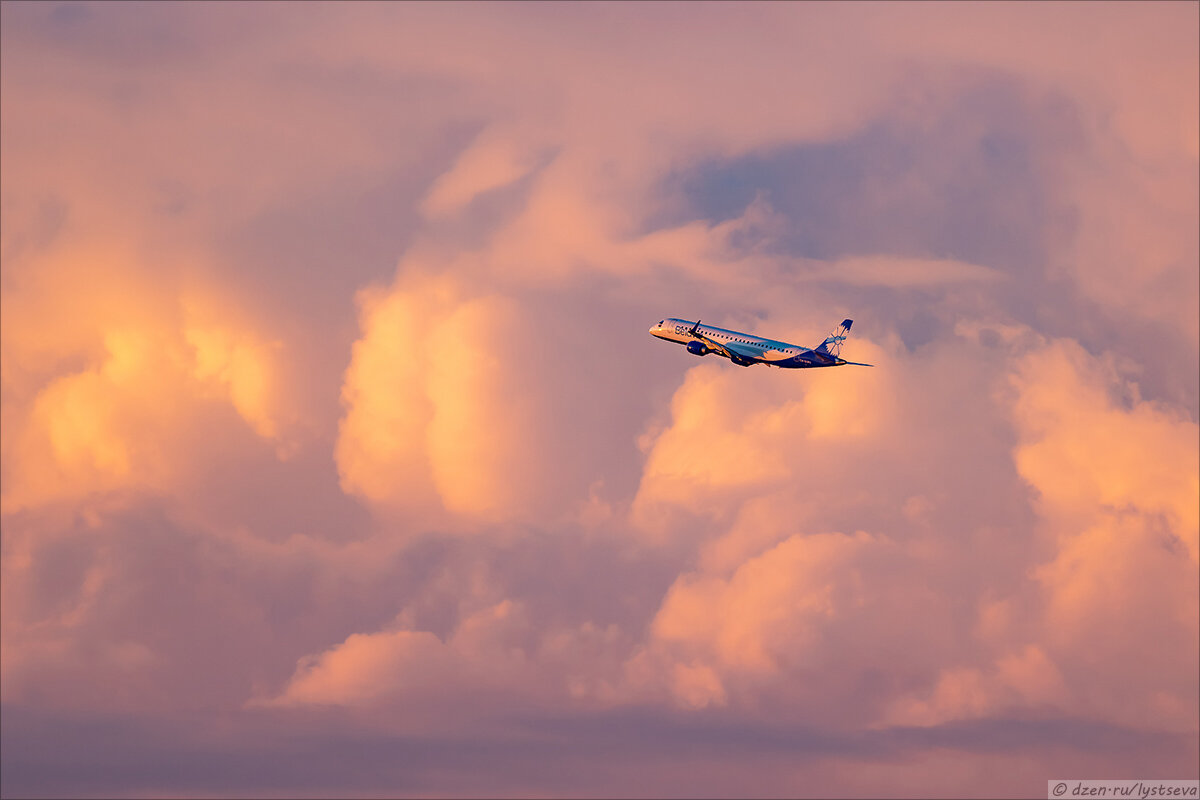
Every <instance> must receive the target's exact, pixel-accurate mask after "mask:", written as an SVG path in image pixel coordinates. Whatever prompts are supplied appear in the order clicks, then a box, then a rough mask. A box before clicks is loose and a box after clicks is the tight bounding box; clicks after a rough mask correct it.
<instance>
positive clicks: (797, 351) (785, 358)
mask: <svg viewBox="0 0 1200 800" xmlns="http://www.w3.org/2000/svg"><path fill="white" fill-rule="evenodd" d="M650 335H651V336H655V337H657V338H659V339H664V340H666V341H668V342H675V343H677V344H681V345H683V346H685V347H687V348H688V351H689V352H691V353H693V354H694V355H698V356H702V355H708V354H709V353H713V354H715V355H719V356H723V357H725V358H728V359H730V360H731V361H733V362H734V363H735V364H739V365H741V366H744V367H746V366H750V365H751V364H767V365H768V366H773V367H785V368H788V369H804V368H811V367H836V366H841V365H842V364H845V363H847V362H845V361H843V360H842V359H841V358H839V357H838V356H836V355H832V354H829V353H827V352H821V351H820V350H814V349H812V348H808V347H801V346H800V345H796V344H791V343H789V342H781V341H778V340H776V339H764V338H763V337H761V336H754V335H753V334H749V333H743V332H741V331H733V330H728V329H726V328H718V327H715V326H713V325H698V324H696V323H695V322H694V321H691V320H686V319H677V318H675V317H672V318H670V319H664V320H661V321H660V322H659V323H658V324H657V325H654V326H651V328H650Z"/></svg>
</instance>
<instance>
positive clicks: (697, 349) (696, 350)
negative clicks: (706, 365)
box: [687, 342, 708, 356]
mask: <svg viewBox="0 0 1200 800" xmlns="http://www.w3.org/2000/svg"><path fill="white" fill-rule="evenodd" d="M687 351H688V352H689V353H691V354H692V355H694V356H706V355H708V348H707V347H705V346H704V342H688V343H687Z"/></svg>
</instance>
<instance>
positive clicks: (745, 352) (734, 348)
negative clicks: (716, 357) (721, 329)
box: [689, 322, 762, 361]
mask: <svg viewBox="0 0 1200 800" xmlns="http://www.w3.org/2000/svg"><path fill="white" fill-rule="evenodd" d="M699 324H700V323H699V322H697V323H696V325H697V326H699ZM689 332H690V333H691V334H692V336H694V337H696V338H697V339H699V340H700V341H702V342H704V346H705V347H707V348H708V349H709V350H712V351H714V352H717V353H721V354H723V355H724V356H725V357H726V358H728V359H730V360H731V361H733V360H736V358H735V356H736V357H737V358H742V359H747V360H752V359H760V358H762V353H761V352H759V351H757V350H751V349H750V348H748V347H741V346H739V345H736V344H732V343H727V344H725V343H721V342H718V341H717V340H716V339H713V338H710V337H708V336H705V335H704V334H703V333H701V332H700V331H698V330H696V329H695V328H693V329H692V330H691V331H689Z"/></svg>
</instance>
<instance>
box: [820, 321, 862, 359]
mask: <svg viewBox="0 0 1200 800" xmlns="http://www.w3.org/2000/svg"><path fill="white" fill-rule="evenodd" d="M853 324H854V320H852V319H844V320H842V324H841V325H839V326H838V327H837V329H836V330H835V331H834V332H833V333H831V334H829V336H827V337H826V338H825V341H823V342H821V343H820V344H819V345H817V346H816V347H815V348H813V349H814V350H815V351H816V352H818V353H824V354H825V355H829V356H833V357H834V358H837V357H838V356H839V355H840V354H841V352H842V342H844V341H846V334H848V333H850V326H851V325H853Z"/></svg>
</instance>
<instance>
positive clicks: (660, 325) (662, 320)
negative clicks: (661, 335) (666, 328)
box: [658, 319, 666, 328]
mask: <svg viewBox="0 0 1200 800" xmlns="http://www.w3.org/2000/svg"><path fill="white" fill-rule="evenodd" d="M664 322H666V320H665V319H660V320H659V321H658V327H660V328H661V327H662V326H663V323H664Z"/></svg>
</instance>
